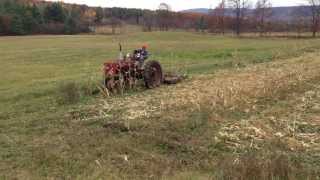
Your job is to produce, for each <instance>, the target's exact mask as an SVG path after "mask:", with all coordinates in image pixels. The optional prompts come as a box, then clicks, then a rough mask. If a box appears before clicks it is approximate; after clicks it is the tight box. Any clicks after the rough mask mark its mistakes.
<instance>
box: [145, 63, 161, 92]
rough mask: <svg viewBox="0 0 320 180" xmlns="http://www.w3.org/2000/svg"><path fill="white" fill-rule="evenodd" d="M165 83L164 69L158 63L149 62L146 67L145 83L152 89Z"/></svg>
mask: <svg viewBox="0 0 320 180" xmlns="http://www.w3.org/2000/svg"><path fill="white" fill-rule="evenodd" d="M162 81H163V73H162V67H161V65H160V63H159V62H158V61H148V62H147V63H146V64H145V66H144V82H145V85H146V87H147V88H149V89H152V88H156V87H158V86H160V85H161V83H162Z"/></svg>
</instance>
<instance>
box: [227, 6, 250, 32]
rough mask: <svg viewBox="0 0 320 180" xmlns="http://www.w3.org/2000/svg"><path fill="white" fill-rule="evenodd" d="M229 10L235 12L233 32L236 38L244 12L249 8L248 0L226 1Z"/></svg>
mask: <svg viewBox="0 0 320 180" xmlns="http://www.w3.org/2000/svg"><path fill="white" fill-rule="evenodd" d="M228 2H229V6H230V8H232V9H233V10H234V12H235V22H234V23H235V31H236V34H237V36H239V35H240V33H241V26H242V22H243V19H244V17H245V15H246V10H247V9H248V8H249V6H250V3H249V0H228Z"/></svg>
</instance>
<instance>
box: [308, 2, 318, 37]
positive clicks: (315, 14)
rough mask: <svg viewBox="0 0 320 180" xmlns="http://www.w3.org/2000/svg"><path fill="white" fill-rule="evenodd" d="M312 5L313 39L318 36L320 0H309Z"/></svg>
mask: <svg viewBox="0 0 320 180" xmlns="http://www.w3.org/2000/svg"><path fill="white" fill-rule="evenodd" d="M307 2H308V3H309V5H310V11H311V15H312V17H311V31H312V37H314V38H315V37H316V36H317V32H318V30H319V21H320V0H307Z"/></svg>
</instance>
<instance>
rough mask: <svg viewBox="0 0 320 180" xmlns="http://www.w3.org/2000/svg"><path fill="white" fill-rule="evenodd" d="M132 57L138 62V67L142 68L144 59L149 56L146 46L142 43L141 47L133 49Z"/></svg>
mask: <svg viewBox="0 0 320 180" xmlns="http://www.w3.org/2000/svg"><path fill="white" fill-rule="evenodd" d="M133 57H134V60H136V61H138V62H139V67H140V68H142V66H143V64H144V61H145V60H147V59H148V57H149V53H148V51H147V46H146V45H143V46H142V48H141V49H137V50H134V52H133Z"/></svg>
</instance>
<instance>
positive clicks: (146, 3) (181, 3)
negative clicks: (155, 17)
mask: <svg viewBox="0 0 320 180" xmlns="http://www.w3.org/2000/svg"><path fill="white" fill-rule="evenodd" d="M59 1H61V0H59ZM63 1H64V2H67V3H77V4H87V5H89V6H102V7H128V8H142V9H153V10H154V9H157V7H158V5H159V4H160V3H161V2H164V3H167V4H169V5H170V6H171V7H172V9H173V10H175V11H179V10H185V9H191V8H210V7H213V8H214V7H215V6H216V5H217V3H218V2H219V1H220V0H63ZM251 1H252V2H255V1H256V0H251ZM271 1H272V4H273V6H294V5H301V4H304V3H305V2H306V0H271Z"/></svg>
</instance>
